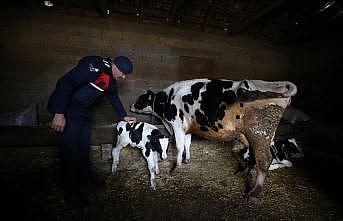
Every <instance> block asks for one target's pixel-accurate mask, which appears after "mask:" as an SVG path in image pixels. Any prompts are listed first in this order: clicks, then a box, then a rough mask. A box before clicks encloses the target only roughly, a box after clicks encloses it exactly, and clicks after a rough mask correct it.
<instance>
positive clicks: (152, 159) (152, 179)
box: [142, 149, 156, 190]
mask: <svg viewBox="0 0 343 221" xmlns="http://www.w3.org/2000/svg"><path fill="white" fill-rule="evenodd" d="M142 154H143V156H144V158H145V160H146V161H147V163H148V169H149V175H150V187H151V188H152V189H154V190H155V189H156V183H155V172H156V165H155V156H154V155H155V153H153V152H151V153H150V154H149V155H148V156H146V155H145V149H142Z"/></svg>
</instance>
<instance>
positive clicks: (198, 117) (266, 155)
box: [131, 78, 297, 199]
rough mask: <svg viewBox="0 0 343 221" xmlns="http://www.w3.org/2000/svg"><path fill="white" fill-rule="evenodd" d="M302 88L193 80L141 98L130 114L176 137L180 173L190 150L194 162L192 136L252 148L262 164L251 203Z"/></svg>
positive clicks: (277, 83)
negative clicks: (157, 122) (148, 117)
mask: <svg viewBox="0 0 343 221" xmlns="http://www.w3.org/2000/svg"><path fill="white" fill-rule="evenodd" d="M296 93H297V87H296V86H295V85H294V84H293V83H291V82H288V81H275V82H267V81H262V80H243V81H231V80H225V79H221V80H218V79H206V78H205V79H193V80H186V81H180V82H176V83H174V84H172V85H170V86H169V87H167V88H165V89H164V90H162V91H160V92H158V93H154V92H152V91H150V90H148V91H147V92H146V93H145V94H143V95H141V96H139V98H138V99H137V101H136V102H135V103H134V104H133V105H132V106H131V111H133V112H137V113H146V114H153V115H155V116H157V117H159V118H160V119H161V120H162V122H163V123H164V125H165V126H166V128H167V129H168V130H169V131H172V130H173V132H174V136H175V140H176V146H177V150H178V155H177V162H176V168H175V169H174V171H173V173H175V172H176V171H178V170H179V169H180V167H181V162H182V155H183V152H184V150H186V162H189V161H190V151H189V148H190V144H191V136H192V135H191V134H197V135H199V136H201V137H204V138H208V139H213V140H223V141H229V140H233V139H235V140H238V141H240V142H242V143H243V144H244V145H245V146H250V147H251V150H252V151H253V153H254V156H255V162H256V164H257V177H256V183H255V186H254V187H253V189H252V190H251V191H250V192H249V194H248V195H249V197H250V198H251V199H255V198H257V197H258V196H259V195H260V193H261V190H262V186H263V182H264V179H265V177H266V175H267V171H268V168H269V165H270V163H271V162H272V155H271V153H270V151H269V144H270V143H271V141H272V139H273V137H274V134H275V131H276V128H277V126H278V123H279V121H280V119H281V117H282V114H283V111H284V109H285V108H286V107H287V105H289V104H290V101H291V97H292V96H294V95H295V94H296Z"/></svg>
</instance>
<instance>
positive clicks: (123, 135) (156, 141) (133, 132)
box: [112, 121, 169, 189]
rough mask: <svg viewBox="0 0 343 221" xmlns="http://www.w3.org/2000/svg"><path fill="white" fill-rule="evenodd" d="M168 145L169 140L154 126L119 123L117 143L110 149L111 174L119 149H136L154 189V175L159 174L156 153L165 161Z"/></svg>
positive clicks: (115, 166)
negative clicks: (140, 153)
mask: <svg viewBox="0 0 343 221" xmlns="http://www.w3.org/2000/svg"><path fill="white" fill-rule="evenodd" d="M168 143H169V139H168V138H167V137H165V136H163V135H162V134H161V132H160V131H159V130H158V128H157V127H155V126H154V125H151V124H148V123H143V122H136V123H127V122H125V121H120V122H119V123H118V125H117V143H116V146H115V147H114V148H113V149H112V157H113V163H112V173H114V172H116V171H117V168H118V164H119V155H120V151H121V149H122V148H123V147H125V146H127V145H130V146H132V147H138V148H139V149H141V151H142V154H143V156H144V158H145V159H146V161H147V162H148V168H149V172H150V185H151V187H152V188H153V189H155V188H156V183H155V173H156V174H158V173H159V168H158V154H157V153H159V154H160V155H161V158H162V160H166V159H167V149H168Z"/></svg>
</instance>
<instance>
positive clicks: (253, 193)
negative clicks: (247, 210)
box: [248, 185, 262, 202]
mask: <svg viewBox="0 0 343 221" xmlns="http://www.w3.org/2000/svg"><path fill="white" fill-rule="evenodd" d="M261 192H262V187H261V186H259V185H257V186H255V187H254V188H253V189H252V190H250V192H249V193H248V201H249V202H256V201H258V199H259V197H260V195H261Z"/></svg>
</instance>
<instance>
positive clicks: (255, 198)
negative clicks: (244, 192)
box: [248, 195, 259, 203]
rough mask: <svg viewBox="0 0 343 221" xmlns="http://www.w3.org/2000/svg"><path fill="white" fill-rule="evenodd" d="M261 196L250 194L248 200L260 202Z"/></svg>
mask: <svg viewBox="0 0 343 221" xmlns="http://www.w3.org/2000/svg"><path fill="white" fill-rule="evenodd" d="M258 201H259V198H258V197H254V196H250V195H249V196H248V202H253V203H254V202H258Z"/></svg>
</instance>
